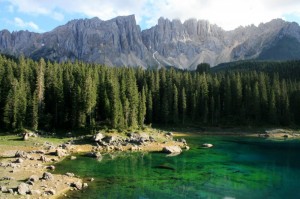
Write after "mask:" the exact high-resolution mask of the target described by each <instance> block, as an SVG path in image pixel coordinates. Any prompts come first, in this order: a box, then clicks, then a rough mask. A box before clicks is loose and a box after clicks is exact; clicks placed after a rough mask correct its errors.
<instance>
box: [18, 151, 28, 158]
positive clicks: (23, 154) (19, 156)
mask: <svg viewBox="0 0 300 199" xmlns="http://www.w3.org/2000/svg"><path fill="white" fill-rule="evenodd" d="M15 157H16V158H24V159H26V158H27V157H28V154H27V153H26V152H24V151H17V152H16V153H15Z"/></svg>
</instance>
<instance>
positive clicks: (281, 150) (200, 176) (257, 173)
mask: <svg viewBox="0 0 300 199" xmlns="http://www.w3.org/2000/svg"><path fill="white" fill-rule="evenodd" d="M187 140H188V143H189V145H190V146H191V150H189V151H185V152H183V153H182V154H181V155H179V156H175V157H166V156H165V155H164V154H160V153H146V154H143V153H121V154H114V155H106V156H105V157H104V158H103V159H102V161H100V162H99V161H97V160H95V159H92V158H87V157H83V156H78V157H77V159H76V160H72V161H71V160H65V161H63V162H61V163H59V164H57V165H56V168H57V171H56V172H58V173H66V172H74V173H76V174H77V175H79V176H80V177H83V178H90V177H93V178H94V179H95V181H93V182H91V183H89V187H88V188H87V189H84V190H83V191H75V192H72V193H70V194H69V197H70V198H137V199H148V198H149V199H150V198H151V199H152V198H154V199H156V198H162V199H167V198H172V199H174V198H187V199H190V198H227V199H229V198H246V199H247V198H249V199H250V198H251V199H253V198H263V199H265V198H268V199H269V198H270V199H271V198H274V199H277V198H289V199H291V198H300V154H299V153H300V142H299V141H276V142H275V141H267V140H262V139H258V138H240V137H231V136H226V137H220V136H194V137H189V138H187ZM205 142H208V143H212V144H214V145H215V147H214V148H210V149H203V148H201V144H202V143H205ZM161 165H164V166H165V167H168V168H169V169H166V168H157V167H158V166H161Z"/></svg>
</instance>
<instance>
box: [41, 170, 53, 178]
mask: <svg viewBox="0 0 300 199" xmlns="http://www.w3.org/2000/svg"><path fill="white" fill-rule="evenodd" d="M42 179H44V180H53V179H54V176H53V175H52V174H51V173H49V172H45V173H44V174H43V177H42Z"/></svg>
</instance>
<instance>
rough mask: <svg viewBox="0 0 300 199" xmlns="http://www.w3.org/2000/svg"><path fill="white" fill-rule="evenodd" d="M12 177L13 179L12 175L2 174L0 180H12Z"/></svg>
mask: <svg viewBox="0 0 300 199" xmlns="http://www.w3.org/2000/svg"><path fill="white" fill-rule="evenodd" d="M14 179H15V178H14V177H9V176H4V177H3V178H1V179H0V180H14Z"/></svg>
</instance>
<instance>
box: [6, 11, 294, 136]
mask: <svg viewBox="0 0 300 199" xmlns="http://www.w3.org/2000/svg"><path fill="white" fill-rule="evenodd" d="M284 38H292V39H294V40H295V42H293V43H289V44H287V45H292V46H293V47H297V46H298V45H299V41H300V27H299V25H298V24H296V23H290V22H286V21H283V20H280V19H276V20H272V21H270V22H268V23H265V24H260V25H259V26H254V25H251V26H247V27H239V28H237V29H235V30H231V31H225V30H223V29H222V28H220V27H218V26H217V25H214V24H210V23H209V22H208V21H205V20H196V19H189V20H187V21H185V22H183V23H182V22H181V21H179V20H172V21H170V20H169V19H164V18H160V19H159V20H158V23H157V25H155V26H153V27H151V28H149V29H145V30H143V31H141V29H140V27H139V26H138V25H137V24H136V20H135V17H134V15H130V16H125V17H116V18H114V19H110V20H108V21H103V20H100V19H98V18H92V19H80V20H72V21H70V22H68V23H67V24H65V25H63V26H59V27H57V28H55V29H54V30H52V31H51V32H46V33H42V34H40V33H32V32H28V31H15V32H12V33H10V32H9V31H7V30H3V31H0V51H1V52H2V53H5V54H11V55H15V56H19V55H21V54H23V55H25V56H26V57H31V58H34V59H39V58H41V57H43V58H45V59H49V60H53V61H58V62H62V61H67V60H71V61H74V60H82V61H85V62H94V63H101V64H105V65H110V66H112V65H113V66H124V65H127V66H142V67H144V68H146V67H148V66H150V67H153V66H158V67H163V66H175V67H177V68H187V69H196V67H197V65H198V64H199V63H203V62H206V63H209V64H210V65H212V66H214V65H217V64H219V63H223V62H229V61H235V60H244V59H255V58H260V59H266V58H268V57H266V58H264V57H263V56H262V55H263V54H264V52H268V49H270V48H271V47H272V46H273V45H275V46H276V44H277V43H280V41H281V40H282V39H284ZM291 49H293V48H291ZM289 57H292V58H293V59H299V58H300V55H299V54H296V55H293V52H292V50H291V51H290V52H289V53H287V55H286V57H285V58H286V59H287V58H289ZM269 59H276V55H273V56H271V58H269ZM277 59H278V58H277ZM70 136H72V134H70Z"/></svg>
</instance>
